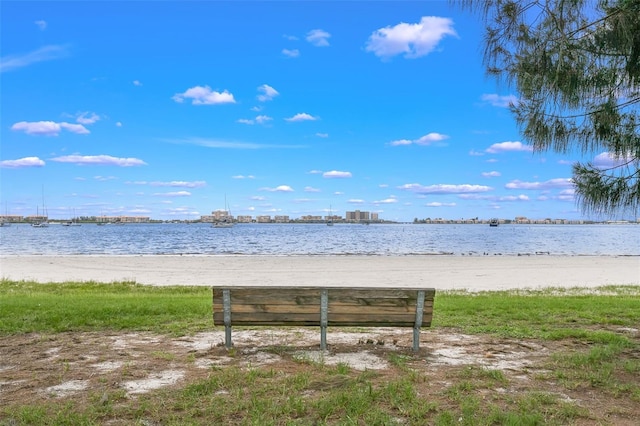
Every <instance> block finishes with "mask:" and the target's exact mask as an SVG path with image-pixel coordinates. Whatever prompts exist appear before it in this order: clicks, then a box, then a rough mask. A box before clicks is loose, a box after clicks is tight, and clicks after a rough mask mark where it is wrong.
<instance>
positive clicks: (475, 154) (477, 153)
mask: <svg viewBox="0 0 640 426" xmlns="http://www.w3.org/2000/svg"><path fill="white" fill-rule="evenodd" d="M469 155H470V156H472V157H482V156H483V155H484V153H483V152H478V151H475V150H473V149H472V150H471V151H469Z"/></svg>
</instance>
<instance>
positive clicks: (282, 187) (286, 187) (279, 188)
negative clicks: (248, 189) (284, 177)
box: [261, 185, 293, 192]
mask: <svg viewBox="0 0 640 426" xmlns="http://www.w3.org/2000/svg"><path fill="white" fill-rule="evenodd" d="M261 190H262V191H269V192H293V188H291V187H290V186H289V185H280V186H277V187H275V188H262V189H261Z"/></svg>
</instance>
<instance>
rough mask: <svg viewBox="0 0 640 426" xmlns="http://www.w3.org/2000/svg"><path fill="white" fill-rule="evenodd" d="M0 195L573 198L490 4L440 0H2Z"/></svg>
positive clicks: (170, 203)
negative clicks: (488, 14)
mask: <svg viewBox="0 0 640 426" xmlns="http://www.w3.org/2000/svg"><path fill="white" fill-rule="evenodd" d="M0 7H1V8H2V10H1V34H0V35H1V40H2V49H1V50H2V53H1V55H2V57H1V68H0V71H1V73H0V78H1V81H0V83H1V87H0V89H1V91H0V94H1V108H2V109H1V120H0V121H1V129H0V137H1V151H0V177H1V197H0V198H1V203H2V204H1V206H0V207H1V209H0V210H2V211H1V212H2V213H5V211H8V212H9V213H10V214H20V215H32V214H35V213H36V210H37V209H38V207H40V208H42V204H43V198H44V204H45V205H46V208H47V211H48V214H49V216H50V218H54V219H55V218H69V217H71V216H72V215H73V213H74V212H75V214H77V215H101V214H105V215H142V216H150V217H152V218H155V219H195V218H198V217H199V216H200V215H204V214H210V213H211V211H213V210H216V209H222V208H224V203H225V197H226V199H227V202H228V204H229V206H230V210H231V212H232V214H234V215H251V216H257V215H271V216H275V215H289V216H290V217H292V218H297V217H300V216H303V215H309V214H310V215H326V214H327V211H328V210H329V209H330V208H331V210H332V211H333V212H334V213H337V214H340V215H344V212H345V211H351V210H356V209H358V210H367V211H371V212H378V213H379V215H380V217H381V218H383V219H389V220H397V221H412V220H413V219H414V218H420V219H422V218H427V217H430V218H437V217H441V218H448V219H457V218H472V217H480V218H490V217H501V218H514V217H515V216H527V217H530V218H546V217H551V218H570V219H576V218H581V217H582V216H581V214H580V211H579V210H578V209H577V207H576V204H575V201H574V195H573V189H572V186H571V182H570V178H571V164H572V162H574V161H576V160H594V161H595V162H596V163H598V162H606V161H608V158H607V156H606V153H593V154H591V155H589V156H586V157H583V156H581V155H580V154H579V153H576V154H567V155H559V154H555V153H552V152H547V153H533V152H532V151H531V147H530V146H529V145H527V144H526V143H525V142H524V141H522V140H521V137H520V135H519V133H518V131H517V128H516V126H515V124H514V121H513V118H512V116H511V114H510V112H509V110H508V108H507V105H508V103H509V101H512V100H517V93H514V92H513V91H512V90H511V89H510V88H509V87H506V86H502V85H498V84H496V82H495V81H493V80H491V79H488V78H487V77H485V74H484V69H483V66H482V53H481V52H482V45H481V41H482V23H481V22H480V20H479V18H478V17H477V16H474V15H471V14H470V13H469V12H466V11H461V10H460V9H457V8H456V7H454V6H452V5H451V4H450V3H449V2H447V1H431V2H398V1H396V2H358V1H354V2H307V1H305V2H302V1H300V2H291V1H290V2H271V1H263V2H248V1H235V2H209V1H199V2H195V1H194V2H173V1H168V2H159V1H156V2H152V1H149V2H143V1H131V2H75V1H73V2H57V1H47V2H31V1H27V2H18V1H15V2H10V1H3V2H2V4H1V5H0Z"/></svg>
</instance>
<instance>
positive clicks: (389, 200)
mask: <svg viewBox="0 0 640 426" xmlns="http://www.w3.org/2000/svg"><path fill="white" fill-rule="evenodd" d="M397 202H398V199H397V198H396V197H393V196H391V197H389V198H385V199H384V200H377V201H374V202H373V204H375V205H378V204H394V203H397Z"/></svg>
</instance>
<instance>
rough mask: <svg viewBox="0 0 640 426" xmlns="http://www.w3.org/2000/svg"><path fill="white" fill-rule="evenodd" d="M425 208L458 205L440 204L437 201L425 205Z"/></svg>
mask: <svg viewBox="0 0 640 426" xmlns="http://www.w3.org/2000/svg"><path fill="white" fill-rule="evenodd" d="M425 206H427V207H455V206H456V203H439V202H437V201H434V202H432V203H427V204H425Z"/></svg>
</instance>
